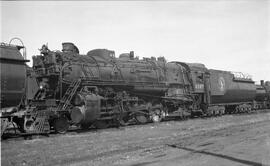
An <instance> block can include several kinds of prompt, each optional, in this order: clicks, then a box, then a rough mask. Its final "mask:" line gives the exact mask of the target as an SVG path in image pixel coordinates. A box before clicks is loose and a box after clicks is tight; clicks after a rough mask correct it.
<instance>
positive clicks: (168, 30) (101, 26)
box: [0, 0, 270, 81]
mask: <svg viewBox="0 0 270 166" xmlns="http://www.w3.org/2000/svg"><path fill="white" fill-rule="evenodd" d="M0 4H1V36H0V37H1V41H2V42H9V40H10V39H11V38H12V37H19V38H21V39H22V40H23V42H24V44H25V45H26V47H27V57H28V59H31V56H32V55H35V54H39V51H38V48H41V45H42V44H46V43H48V45H49V48H50V49H51V50H61V43H62V42H73V43H75V44H76V45H77V46H78V48H79V50H80V53H87V51H89V50H91V49H95V48H108V49H111V50H115V52H116V54H117V55H118V54H120V53H123V52H129V51H131V50H134V51H135V55H137V56H140V57H151V56H156V57H158V56H164V57H165V58H166V59H167V60H168V61H183V62H191V63H192V62H199V63H203V64H205V65H206V67H208V68H213V69H221V70H231V71H241V72H245V73H249V74H251V75H252V76H253V79H254V80H255V81H258V80H260V79H264V80H270V47H269V45H270V33H269V29H270V12H269V11H270V1H266V0H257V1H256V0H208V1H206V0H205V1H196V0H192V1H184V0H182V1H169V2H168V1H155V2H153V1H129V2H128V1H101V2H95V1H79V2H75V1H67V2H63V1H58V2H47V1H39V2H35V1H30V2H26V1H21V2H7V1H4V2H3V1H1V2H0Z"/></svg>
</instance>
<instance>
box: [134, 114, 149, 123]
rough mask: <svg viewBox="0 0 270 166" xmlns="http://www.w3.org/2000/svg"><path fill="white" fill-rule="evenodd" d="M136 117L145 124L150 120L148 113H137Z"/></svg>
mask: <svg viewBox="0 0 270 166" xmlns="http://www.w3.org/2000/svg"><path fill="white" fill-rule="evenodd" d="M135 119H136V120H137V122H138V123H139V124H145V123H147V122H148V119H147V117H146V115H144V114H136V115H135Z"/></svg>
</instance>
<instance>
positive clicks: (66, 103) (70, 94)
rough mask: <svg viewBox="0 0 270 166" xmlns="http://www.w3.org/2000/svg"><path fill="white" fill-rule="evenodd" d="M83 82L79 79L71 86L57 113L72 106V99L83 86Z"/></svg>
mask: <svg viewBox="0 0 270 166" xmlns="http://www.w3.org/2000/svg"><path fill="white" fill-rule="evenodd" d="M81 81H82V80H81V79H78V80H75V81H73V82H72V83H71V84H70V85H69V87H68V89H67V91H66V93H65V94H64V96H63V97H62V99H61V100H60V103H59V104H58V106H57V109H56V111H57V112H58V111H65V110H66V109H67V107H68V106H69V104H70V101H71V99H72V97H73V96H74V94H75V93H76V91H77V89H78V88H79V86H80V84H81Z"/></svg>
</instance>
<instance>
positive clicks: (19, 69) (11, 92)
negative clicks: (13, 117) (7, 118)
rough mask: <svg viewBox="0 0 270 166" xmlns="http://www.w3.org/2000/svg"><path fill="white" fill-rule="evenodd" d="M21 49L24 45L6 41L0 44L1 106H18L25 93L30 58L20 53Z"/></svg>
mask: <svg viewBox="0 0 270 166" xmlns="http://www.w3.org/2000/svg"><path fill="white" fill-rule="evenodd" d="M21 49H24V47H23V46H17V45H11V44H5V43H1V45H0V66H1V70H0V76H1V100H0V108H5V107H12V106H17V105H18V104H19V103H20V101H21V99H22V96H23V95H24V94H25V88H26V69H27V66H26V62H28V60H26V59H25V58H24V57H23V55H22V54H21V53H20V50H21Z"/></svg>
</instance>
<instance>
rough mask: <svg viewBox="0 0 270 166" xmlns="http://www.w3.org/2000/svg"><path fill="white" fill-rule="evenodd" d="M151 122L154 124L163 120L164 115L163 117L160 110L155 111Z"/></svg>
mask: <svg viewBox="0 0 270 166" xmlns="http://www.w3.org/2000/svg"><path fill="white" fill-rule="evenodd" d="M151 120H152V121H153V122H154V123H158V122H160V121H161V120H162V115H161V110H160V109H155V110H153V112H152V115H151Z"/></svg>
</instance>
